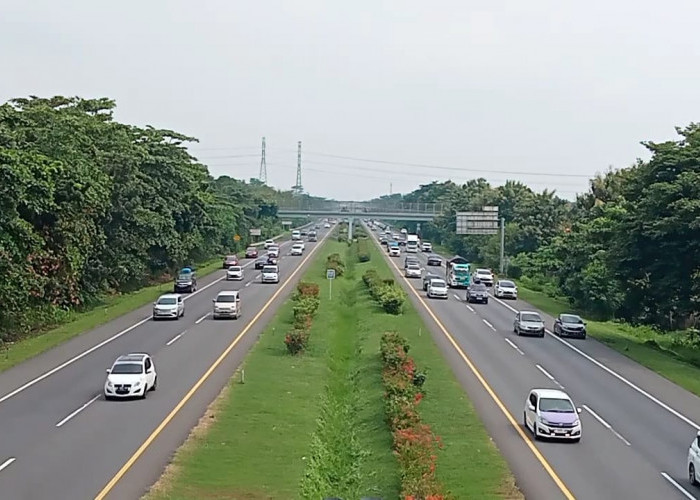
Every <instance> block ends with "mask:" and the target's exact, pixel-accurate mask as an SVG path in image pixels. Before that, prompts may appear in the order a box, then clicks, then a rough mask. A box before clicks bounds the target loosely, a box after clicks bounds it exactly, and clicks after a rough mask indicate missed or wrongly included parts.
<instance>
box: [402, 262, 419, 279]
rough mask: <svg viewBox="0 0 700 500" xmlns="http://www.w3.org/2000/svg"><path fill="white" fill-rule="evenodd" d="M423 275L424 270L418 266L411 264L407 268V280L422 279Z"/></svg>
mask: <svg viewBox="0 0 700 500" xmlns="http://www.w3.org/2000/svg"><path fill="white" fill-rule="evenodd" d="M422 275H423V269H421V267H420V265H418V264H409V265H408V266H406V277H407V278H420V277H421V276H422Z"/></svg>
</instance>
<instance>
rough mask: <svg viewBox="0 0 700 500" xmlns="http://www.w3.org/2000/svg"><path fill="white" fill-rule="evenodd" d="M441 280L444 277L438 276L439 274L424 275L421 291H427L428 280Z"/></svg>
mask: <svg viewBox="0 0 700 500" xmlns="http://www.w3.org/2000/svg"><path fill="white" fill-rule="evenodd" d="M441 279H444V277H443V276H440V275H439V274H433V273H426V275H425V276H423V291H427V290H428V285H429V284H430V280H441Z"/></svg>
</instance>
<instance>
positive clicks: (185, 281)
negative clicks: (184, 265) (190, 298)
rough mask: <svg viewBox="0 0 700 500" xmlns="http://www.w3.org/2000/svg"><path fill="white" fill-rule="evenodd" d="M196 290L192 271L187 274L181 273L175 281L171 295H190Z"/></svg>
mask: <svg viewBox="0 0 700 500" xmlns="http://www.w3.org/2000/svg"><path fill="white" fill-rule="evenodd" d="M196 290H197V274H196V273H195V272H194V271H190V272H189V273H183V272H181V273H180V275H179V276H178V277H177V278H176V279H175V284H174V285H173V293H184V292H187V293H192V292H194V291H196Z"/></svg>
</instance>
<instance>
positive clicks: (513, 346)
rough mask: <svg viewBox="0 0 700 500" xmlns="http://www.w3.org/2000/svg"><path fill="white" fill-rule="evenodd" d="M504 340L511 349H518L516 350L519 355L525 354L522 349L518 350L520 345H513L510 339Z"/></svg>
mask: <svg viewBox="0 0 700 500" xmlns="http://www.w3.org/2000/svg"><path fill="white" fill-rule="evenodd" d="M504 340H505V341H506V342H508V344H509V345H510V346H511V347H512V348H513V349H515V350H516V351H518V352H519V353H520V355H521V356H525V353H524V352H523V351H521V350H520V347H518V346H517V345H515V344H514V343H513V342H512V341H511V340H510V339H504Z"/></svg>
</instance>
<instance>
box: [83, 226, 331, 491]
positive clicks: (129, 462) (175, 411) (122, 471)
mask: <svg viewBox="0 0 700 500" xmlns="http://www.w3.org/2000/svg"><path fill="white" fill-rule="evenodd" d="M332 232H333V231H332V230H331V231H328V233H326V235H325V236H324V237H323V238H322V239H321V241H319V242H318V243H319V244H317V245H316V246H315V247H314V248H313V250H311V252H309V255H307V256H306V257H305V258H304V260H302V261H301V263H300V264H299V265H298V266H297V268H296V269H295V270H294V271H293V272H292V274H290V275H289V277H288V278H287V279H286V281H285V282H284V283H282V285H281V286H280V287H279V288H278V289H277V291H276V292H275V293H274V294H273V295H272V297H270V299H269V300H268V301H267V302H266V303H265V305H264V306H263V307H262V308H261V309H260V311H258V313H257V314H256V315H255V316H254V317H253V319H252V320H250V323H248V324H247V325H246V326H245V328H243V331H241V333H239V334H238V336H237V337H236V338H235V339H233V341H232V342H231V343H230V344H229V346H228V347H227V348H226V350H225V351H224V352H223V353H222V354H221V356H219V358H218V359H217V360H216V361H214V364H212V365H211V366H210V367H209V369H208V370H207V371H206V372H205V373H204V375H202V377H201V378H200V379H199V380H198V381H197V383H195V384H194V385H193V386H192V388H191V389H190V390H189V392H188V393H187V394H185V397H184V398H182V400H181V401H180V402H179V403H178V404H177V405H175V408H173V409H172V411H171V412H170V413H169V414H168V416H167V417H165V419H164V420H163V421H162V422H161V423H160V424H159V425H158V427H156V429H155V430H154V431H153V432H152V433H151V435H150V436H148V438H147V439H146V440H145V441H144V442H143V444H141V446H139V448H138V450H136V452H135V453H134V454H133V455H132V456H131V458H129V460H127V461H126V463H125V464H124V465H123V466H122V468H121V469H119V472H117V473H116V475H115V476H114V477H113V478H112V479H111V480H110V481H109V482H108V483H107V485H106V486H105V487H104V488H102V491H100V492H99V493H98V494H97V496H96V497H95V500H103V499H104V498H105V497H106V496H107V495H108V494H109V492H110V491H112V489H113V488H114V487H115V486H116V484H117V483H118V482H119V481H120V480H121V479H122V478H123V477H124V475H126V473H127V472H129V469H131V467H133V465H134V463H136V461H137V460H138V459H139V458H140V457H141V455H143V453H144V452H145V451H146V450H147V449H148V447H149V446H150V445H151V444H152V443H153V441H155V439H156V438H157V437H158V435H159V434H160V433H161V432H163V429H165V427H166V426H167V425H168V424H169V423H170V422H171V421H172V419H173V418H175V416H176V415H177V414H178V413H179V411H180V410H181V409H182V408H183V407H184V406H185V404H187V402H188V401H189V400H190V399H191V398H192V396H193V395H194V393H195V392H197V390H199V388H200V387H201V386H202V384H204V382H206V381H207V379H208V378H209V377H210V376H211V374H212V373H213V372H214V370H216V369H217V368H218V366H219V365H220V364H221V363H222V362H223V361H224V359H225V358H226V356H228V354H229V353H230V352H231V351H232V350H233V348H234V347H236V345H237V344H238V342H240V340H241V339H242V338H243V337H244V336H245V334H246V333H248V331H249V330H250V329H251V328H252V327H253V325H254V324H255V322H256V321H257V320H258V319H259V318H260V316H262V315H263V314H264V313H265V311H266V310H267V309H268V308H269V307H270V305H271V304H272V302H273V301H274V300H275V299H276V298H277V297H278V296H279V294H280V293H282V290H284V288H285V287H286V286H287V285H288V284H289V282H290V281H292V278H294V276H295V275H296V274H297V273H298V272H299V270H300V269H301V268H302V267H303V266H304V264H306V262H307V261H308V260H309V259H310V258H311V257H312V256H313V255H314V253H315V252H316V251H317V250H318V249H319V248H321V246H322V245H321V244H322V243H324V242H325V240H326V238H328V236H329V235H330V234H331V233H332Z"/></svg>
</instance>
